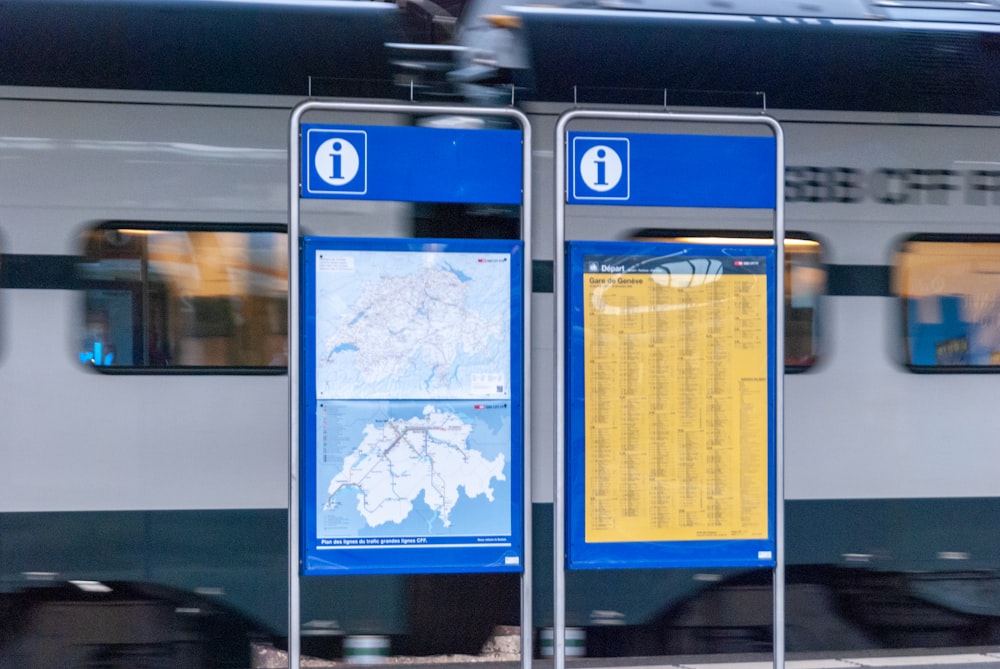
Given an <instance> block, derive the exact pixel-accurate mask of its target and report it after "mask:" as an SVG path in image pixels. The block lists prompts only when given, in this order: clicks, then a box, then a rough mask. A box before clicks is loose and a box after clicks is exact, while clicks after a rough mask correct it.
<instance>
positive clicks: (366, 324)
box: [300, 237, 524, 575]
mask: <svg viewBox="0 0 1000 669" xmlns="http://www.w3.org/2000/svg"><path fill="white" fill-rule="evenodd" d="M302 254H303V255H302V268H303V281H302V286H303V291H302V295H303V302H302V315H303V316H302V318H303V322H302V351H303V356H302V369H303V374H302V393H301V394H302V415H303V420H302V437H301V443H302V444H303V448H302V457H301V458H300V461H301V462H302V483H301V486H300V489H301V494H302V498H301V508H302V514H301V519H302V534H301V535H302V542H303V547H302V556H303V561H302V569H303V573H304V574H307V575H311V574H335V573H357V574H360V573H420V572H425V573H429V572H476V571H480V572H485V571H520V570H521V569H522V568H523V562H524V558H523V538H522V536H523V468H522V467H523V464H522V463H523V443H524V436H523V424H524V420H523V411H524V407H523V390H522V388H523V384H524V380H523V378H522V376H523V374H522V369H523V364H524V363H523V360H524V353H523V350H522V348H523V341H524V338H523V330H524V328H523V305H524V294H523V293H524V282H523V269H522V268H523V262H524V260H523V257H522V256H523V244H522V242H520V241H509V240H440V239H434V240H420V239H347V238H316V237H306V238H305V239H304V241H303V251H302Z"/></svg>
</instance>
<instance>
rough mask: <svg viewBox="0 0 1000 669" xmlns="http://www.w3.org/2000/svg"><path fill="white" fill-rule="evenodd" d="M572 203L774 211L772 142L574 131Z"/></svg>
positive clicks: (570, 165) (570, 148)
mask: <svg viewBox="0 0 1000 669" xmlns="http://www.w3.org/2000/svg"><path fill="white" fill-rule="evenodd" d="M568 155H569V159H568V161H567V163H568V165H567V169H568V170H569V174H568V175H567V184H568V187H567V192H566V202H567V203H569V204H603V205H627V206H647V207H655V206H659V207H721V208H748V209H768V208H774V206H775V201H776V189H777V147H776V140H775V138H773V137H749V136H739V135H737V136H722V135H662V134H639V133H606V132H582V131H581V132H570V133H569V145H568Z"/></svg>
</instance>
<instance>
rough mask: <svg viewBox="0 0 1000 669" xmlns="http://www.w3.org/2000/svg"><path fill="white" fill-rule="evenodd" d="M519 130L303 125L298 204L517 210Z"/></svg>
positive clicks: (520, 168)
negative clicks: (306, 200) (472, 204)
mask: <svg viewBox="0 0 1000 669" xmlns="http://www.w3.org/2000/svg"><path fill="white" fill-rule="evenodd" d="M522 141H523V137H522V133H521V131H520V130H499V129H489V128H484V129H479V130H468V129H455V128H425V127H417V126H378V125H374V126H357V125H343V126H338V125H320V124H310V123H304V124H302V135H301V142H302V172H301V174H302V176H301V191H300V195H301V197H303V198H326V199H349V200H395V201H400V202H459V203H460V202H466V203H469V202H475V203H488V204H521V194H522V190H523V188H524V183H523V172H524V170H523V155H522Z"/></svg>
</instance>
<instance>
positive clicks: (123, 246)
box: [79, 223, 288, 372]
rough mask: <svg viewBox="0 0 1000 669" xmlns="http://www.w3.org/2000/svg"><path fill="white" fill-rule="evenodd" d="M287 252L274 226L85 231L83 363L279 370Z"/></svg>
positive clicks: (131, 226)
mask: <svg viewBox="0 0 1000 669" xmlns="http://www.w3.org/2000/svg"><path fill="white" fill-rule="evenodd" d="M287 255H288V250H287V235H286V234H285V232H284V228H283V227H281V226H268V227H263V228H262V227H260V226H254V227H252V228H251V227H250V226H243V227H234V226H228V227H223V226H211V225H204V226H183V227H182V226H178V225H162V226H161V225H157V226H153V225H148V224H147V225H140V224H137V223H105V224H102V225H100V226H98V227H96V228H93V229H91V230H88V231H87V232H86V233H85V235H84V253H83V258H82V262H81V264H80V266H79V276H80V279H81V281H82V284H83V287H84V291H83V292H84V296H85V297H84V320H83V324H82V329H81V336H80V340H81V341H80V350H79V356H80V361H81V362H82V363H84V364H87V365H92V366H94V367H97V368H100V369H102V370H105V371H124V370H134V371H156V370H164V371H165V370H178V371H198V370H205V371H222V370H225V369H230V370H234V371H243V372H245V371H254V370H257V371H261V372H268V371H270V372H283V371H284V368H285V367H286V365H287V319H288V297H287V294H288V259H287Z"/></svg>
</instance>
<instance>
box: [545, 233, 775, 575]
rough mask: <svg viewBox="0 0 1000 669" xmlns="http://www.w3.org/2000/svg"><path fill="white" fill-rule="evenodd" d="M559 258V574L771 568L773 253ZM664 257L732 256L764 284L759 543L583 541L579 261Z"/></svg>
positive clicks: (649, 245) (638, 252)
mask: <svg viewBox="0 0 1000 669" xmlns="http://www.w3.org/2000/svg"><path fill="white" fill-rule="evenodd" d="M564 253H565V256H566V269H565V272H566V286H567V288H566V305H565V310H566V316H565V317H566V323H567V324H568V327H567V328H566V331H565V338H566V351H567V364H566V369H565V375H566V379H565V380H566V387H565V392H566V398H565V402H566V407H567V411H566V416H565V430H566V471H565V476H566V491H567V492H566V528H567V531H566V537H567V541H566V567H567V568H568V569H608V568H612V569H626V568H628V569H645V568H660V567H666V568H673V567H678V568H679V567H718V568H725V567H774V566H775V564H776V551H777V539H776V526H777V523H776V509H777V503H778V502H777V479H776V477H777V471H776V470H777V467H776V462H777V448H776V443H777V439H776V431H777V404H776V392H777V388H776V383H777V380H776V379H775V374H774V369H775V361H776V355H777V343H776V341H777V337H776V314H775V264H776V255H777V254H776V251H775V248H774V247H770V246H768V247H761V246H751V245H742V246H741V245H738V244H733V245H729V244H726V245H707V244H678V243H669V242H602V241H574V242H567V243H566V246H565V249H564ZM589 255H604V256H609V257H613V256H619V257H628V256H646V257H651V258H653V257H663V256H665V255H671V256H673V257H676V258H677V259H683V258H706V257H723V256H738V257H741V258H760V259H761V260H762V261H763V262H764V263H765V273H766V276H767V358H768V360H767V370H768V372H767V388H768V391H767V392H768V402H767V414H768V415H767V421H768V443H767V460H768V472H767V476H768V486H767V489H768V492H767V495H768V499H767V528H768V529H767V537H766V538H764V539H734V540H724V539H705V540H691V541H686V540H685V541H662V542H627V541H625V542H600V543H598V542H594V543H588V542H587V541H586V537H585V528H586V518H585V511H586V509H585V500H586V499H587V498H586V472H585V464H586V406H585V405H586V402H585V385H584V382H585V369H584V366H585V361H586V356H585V354H584V337H585V330H584V324H583V297H584V285H583V274H584V272H585V266H584V257H585V256H589Z"/></svg>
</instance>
